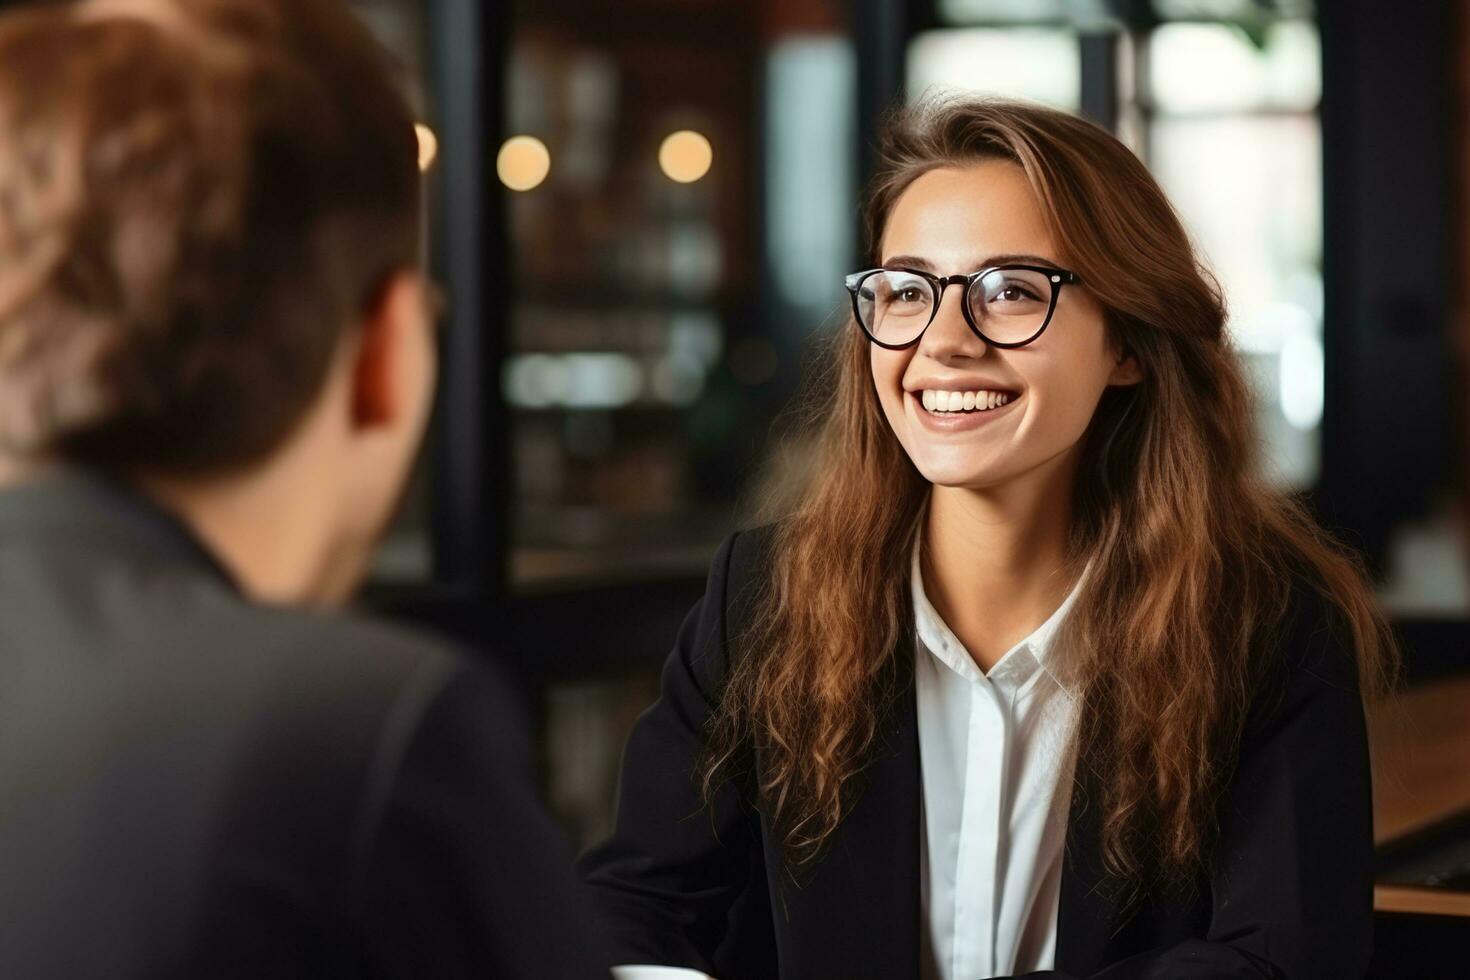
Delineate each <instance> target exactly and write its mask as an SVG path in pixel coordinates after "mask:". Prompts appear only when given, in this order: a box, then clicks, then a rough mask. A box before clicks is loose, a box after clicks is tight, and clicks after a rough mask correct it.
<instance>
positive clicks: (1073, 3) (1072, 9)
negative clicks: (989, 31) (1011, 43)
mask: <svg viewBox="0 0 1470 980" xmlns="http://www.w3.org/2000/svg"><path fill="white" fill-rule="evenodd" d="M939 16H940V18H941V19H943V20H944V21H946V22H948V23H951V24H1007V23H1009V24H1026V23H1032V24H1034V23H1037V22H1041V21H1053V22H1064V23H1065V22H1070V23H1090V24H1096V23H1102V22H1111V21H1112V19H1113V13H1112V5H1111V4H1110V3H1109V2H1108V0H939Z"/></svg>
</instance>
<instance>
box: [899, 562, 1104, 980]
mask: <svg viewBox="0 0 1470 980" xmlns="http://www.w3.org/2000/svg"><path fill="white" fill-rule="evenodd" d="M919 554H920V551H919V545H918V544H917V543H916V544H915V547H914V557H913V572H912V580H913V585H912V589H913V603H914V620H915V625H916V627H917V631H918V644H917V649H916V650H915V654H916V656H915V664H914V670H915V676H914V684H915V696H916V699H917V702H918V714H919V762H920V769H921V771H922V794H923V806H922V812H923V820H922V825H921V827H920V833H919V836H920V841H919V896H920V897H919V902H920V912H921V915H922V928H921V929H920V954H921V955H920V971H919V975H920V977H921V978H922V980H974V978H977V977H994V976H1011V975H1012V974H1019V973H1028V972H1030V971H1033V970H1047V969H1051V968H1052V967H1053V966H1054V961H1055V956H1056V936H1057V931H1056V924H1057V904H1058V899H1059V898H1060V895H1061V879H1062V852H1063V846H1064V844H1065V842H1066V833H1067V808H1068V805H1069V803H1070V801H1071V798H1072V794H1071V785H1072V759H1071V752H1070V745H1071V737H1072V732H1073V727H1074V726H1075V724H1076V704H1075V700H1074V697H1073V694H1072V693H1071V692H1069V690H1068V688H1067V687H1066V686H1065V684H1064V681H1063V680H1062V679H1061V675H1062V671H1061V670H1060V669H1058V668H1059V666H1060V664H1059V660H1060V651H1057V650H1055V649H1053V647H1054V643H1053V639H1054V638H1055V636H1056V633H1057V630H1058V628H1059V627H1060V626H1061V624H1062V621H1063V620H1064V619H1065V618H1066V615H1067V612H1068V611H1069V610H1070V609H1071V607H1072V605H1073V603H1074V602H1075V601H1076V597H1077V594H1078V591H1079V586H1080V580H1079V585H1077V586H1073V588H1072V591H1071V592H1070V593H1069V594H1068V596H1067V598H1066V599H1065V600H1063V601H1062V604H1061V605H1060V606H1058V607H1057V609H1056V611H1055V612H1053V613H1052V614H1051V616H1049V617H1048V618H1047V620H1046V622H1044V623H1042V624H1041V625H1040V626H1038V627H1037V628H1036V629H1035V630H1034V631H1032V633H1031V635H1030V636H1028V637H1026V638H1025V639H1024V640H1022V641H1021V642H1019V643H1017V644H1016V645H1015V646H1013V647H1011V649H1009V650H1007V651H1006V653H1005V654H1004V655H1003V656H1002V657H1001V658H1000V659H999V660H997V661H996V662H995V665H994V666H993V667H991V668H990V671H989V673H988V674H987V673H982V672H981V670H980V668H979V667H978V666H977V665H976V664H975V661H974V659H973V658H972V657H971V656H970V653H969V651H967V650H966V649H965V647H964V645H963V644H961V643H960V641H959V640H958V639H957V638H956V637H955V635H954V633H953V632H952V631H951V630H950V628H949V627H948V626H947V625H946V624H945V622H944V620H942V619H941V618H940V617H939V614H938V613H937V612H936V611H935V610H934V606H933V604H931V603H930V602H929V597H928V595H927V594H926V593H925V591H924V578H923V575H922V573H921V571H920V563H919ZM1084 577H1085V573H1084ZM1048 667H1050V668H1051V669H1048Z"/></svg>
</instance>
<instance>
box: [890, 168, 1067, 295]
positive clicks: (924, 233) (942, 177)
mask: <svg viewBox="0 0 1470 980" xmlns="http://www.w3.org/2000/svg"><path fill="white" fill-rule="evenodd" d="M881 251H882V260H883V261H884V262H888V261H889V257H890V256H897V255H904V256H911V257H916V258H921V259H923V260H925V264H927V265H930V266H933V267H935V268H936V269H941V268H942V269H949V270H950V271H953V269H954V268H960V267H963V268H979V267H980V266H982V265H986V264H992V263H988V262H987V261H986V260H987V259H988V258H991V257H995V256H1011V255H1035V256H1051V257H1052V260H1053V261H1057V260H1058V258H1059V257H1058V256H1057V254H1056V253H1057V248H1056V246H1055V243H1054V242H1053V241H1052V237H1051V233H1050V230H1049V229H1048V227H1047V223H1046V220H1045V216H1044V215H1043V213H1042V210H1041V207H1040V205H1039V204H1038V202H1037V200H1036V195H1035V194H1034V193H1033V192H1032V190H1031V185H1030V184H1029V183H1028V182H1027V180H1026V175H1025V173H1024V172H1022V170H1021V168H1020V167H1019V166H1017V165H1016V164H1014V163H1011V162H1009V161H1004V160H986V161H983V162H979V163H976V164H973V165H970V166H967V167H942V168H938V169H935V170H931V171H929V172H927V173H925V174H923V175H921V176H920V177H918V178H917V179H915V180H914V181H913V182H912V183H910V184H909V186H908V187H907V188H905V189H904V191H903V192H902V193H901V194H900V195H899V197H898V200H897V201H895V202H894V205H893V208H892V210H891V211H890V212H889V215H888V219H887V221H886V222H885V223H884V228H883V241H882V249H881Z"/></svg>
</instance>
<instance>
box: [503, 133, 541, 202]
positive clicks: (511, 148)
mask: <svg viewBox="0 0 1470 980" xmlns="http://www.w3.org/2000/svg"><path fill="white" fill-rule="evenodd" d="M495 172H496V173H497V174H499V175H500V182H501V183H502V184H504V185H505V186H506V187H509V188H510V189H511V190H513V191H528V190H531V189H532V188H533V187H537V186H539V185H540V184H541V182H542V181H543V180H545V179H546V175H547V174H549V173H551V152H550V151H549V150H547V149H546V144H545V143H543V142H541V141H540V140H538V139H537V138H536V137H534V136H512V137H511V138H510V139H508V140H506V141H505V144H504V145H503V146H501V147H500V155H499V156H497V157H496V158H495Z"/></svg>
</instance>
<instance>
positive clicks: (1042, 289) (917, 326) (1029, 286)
mask: <svg viewBox="0 0 1470 980" xmlns="http://www.w3.org/2000/svg"><path fill="white" fill-rule="evenodd" d="M845 282H846V285H847V291H848V292H849V293H851V294H852V312H853V314H854V315H855V316H856V317H857V322H858V326H859V327H861V328H862V330H863V333H865V334H867V336H868V339H869V340H871V341H872V342H873V343H875V344H877V345H878V346H879V347H886V348H888V349H889V350H902V349H904V348H905V347H912V346H913V345H914V344H917V343H918V342H919V338H920V337H922V336H923V335H924V331H925V330H927V329H928V327H929V324H931V323H933V322H934V316H935V314H936V313H938V312H939V303H940V300H941V299H943V297H944V291H945V289H947V288H948V287H949V286H951V285H959V286H963V287H964V301H963V303H962V304H961V306H960V309H961V310H962V311H963V312H964V314H965V322H966V323H968V324H969V325H970V329H971V330H973V331H975V335H976V336H978V337H979V338H980V339H981V340H983V341H985V342H986V343H987V344H990V345H991V346H993V347H1006V348H1013V347H1024V346H1026V345H1027V344H1029V343H1031V342H1032V341H1033V340H1035V339H1036V338H1037V337H1040V336H1041V332H1042V331H1043V330H1045V329H1046V325H1047V324H1048V323H1050V322H1051V315H1052V313H1054V312H1055V311H1056V308H1057V297H1058V296H1059V295H1060V294H1061V291H1062V287H1063V286H1065V285H1067V284H1069V283H1077V282H1081V280H1080V279H1079V278H1078V276H1077V274H1076V273H1074V272H1068V271H1066V270H1065V269H1051V268H1047V267H1046V266H1039V265H1001V266H993V267H991V268H987V269H981V270H980V271H979V272H972V273H970V274H969V275H968V276H936V275H932V274H930V273H928V272H920V271H918V270H917V269H868V270H867V271H865V272H854V273H853V274H852V275H850V276H848V277H847V279H846V280H845Z"/></svg>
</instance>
